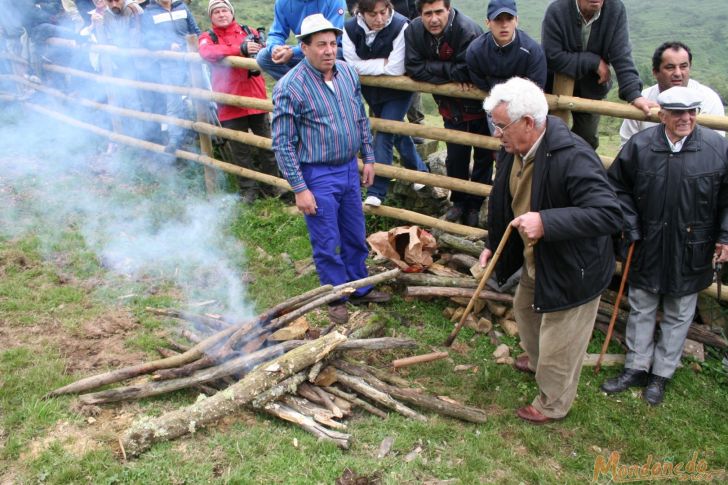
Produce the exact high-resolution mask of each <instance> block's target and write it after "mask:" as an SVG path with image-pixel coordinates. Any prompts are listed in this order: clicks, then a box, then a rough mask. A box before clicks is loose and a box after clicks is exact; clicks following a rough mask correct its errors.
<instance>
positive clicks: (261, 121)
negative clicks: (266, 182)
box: [220, 113, 280, 190]
mask: <svg viewBox="0 0 728 485" xmlns="http://www.w3.org/2000/svg"><path fill="white" fill-rule="evenodd" d="M220 124H222V126H223V127H224V128H229V129H231V130H237V131H243V132H246V133H247V132H249V131H250V132H253V134H255V135H259V136H264V137H266V138H270V117H269V115H268V113H260V114H257V115H249V116H242V117H240V118H233V119H232V120H225V121H221V122H220ZM228 143H229V144H230V151H231V152H232V155H233V160H232V163H234V164H235V165H237V166H239V167H243V168H247V169H250V170H255V171H256V172H261V173H265V174H268V175H275V176H276V177H279V176H280V175H279V174H278V167H277V165H276V159H275V157H274V155H273V152H271V151H270V150H263V149H261V148H256V147H253V146H251V145H248V144H247V143H240V142H237V141H233V140H229V141H228ZM238 184H239V186H240V188H241V189H244V190H245V189H254V188H255V187H256V186H257V182H256V181H255V180H253V179H248V178H244V177H241V178H239V179H238Z"/></svg>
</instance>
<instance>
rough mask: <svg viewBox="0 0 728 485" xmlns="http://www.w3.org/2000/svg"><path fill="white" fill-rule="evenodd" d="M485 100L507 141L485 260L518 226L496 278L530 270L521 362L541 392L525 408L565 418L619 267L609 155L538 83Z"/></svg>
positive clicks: (540, 419)
mask: <svg viewBox="0 0 728 485" xmlns="http://www.w3.org/2000/svg"><path fill="white" fill-rule="evenodd" d="M483 106H484V108H485V110H486V111H488V113H489V115H490V116H491V119H492V122H493V126H494V133H493V135H494V136H496V137H498V138H500V139H501V141H502V144H503V145H502V149H501V151H500V152H499V153H498V157H497V163H496V178H495V182H494V183H493V191H492V192H491V194H490V198H489V206H488V238H489V239H488V241H487V244H486V247H487V249H485V250H484V251H483V253H482V254H481V257H480V262H481V265H483V266H485V265H486V263H487V261H488V260H489V259H490V257H491V256H492V252H493V250H494V249H495V248H496V247H497V246H498V243H499V241H500V239H501V238H502V236H503V234H504V231H505V229H506V227H507V226H508V225H509V224H510V225H511V226H513V228H514V229H517V230H518V235H516V234H514V235H513V236H511V237H510V238H509V240H508V243H507V245H506V246H505V249H504V251H503V253H502V254H501V257H500V259H499V261H498V264H497V265H496V275H497V279H498V281H499V282H500V283H501V284H503V283H505V281H506V280H507V279H508V278H509V277H510V276H511V275H513V274H514V273H515V272H516V271H517V270H518V269H519V268H522V271H521V279H520V282H519V284H518V289H517V290H516V296H515V300H514V302H513V309H514V311H515V317H516V323H517V324H518V334H519V335H520V337H521V345H522V346H523V348H524V349H525V353H524V354H522V355H520V356H519V357H518V358H517V359H516V362H515V364H514V365H515V367H516V369H517V370H520V371H523V372H531V373H535V375H536V383H537V384H538V388H539V395H538V396H537V397H536V398H535V399H534V400H533V402H532V404H530V405H528V406H524V407H522V408H520V409H518V411H517V415H518V417H520V418H521V419H524V420H526V421H529V422H531V423H535V424H543V423H547V422H549V421H553V420H555V419H561V418H563V417H564V416H566V414H567V413H568V412H569V409H570V408H571V405H572V403H573V401H574V398H575V397H576V390H577V387H578V384H579V377H580V372H581V366H582V361H583V359H584V353H585V352H586V348H587V345H588V343H589V339H590V337H591V334H592V329H593V327H594V320H595V318H596V314H597V309H598V306H599V297H600V295H601V293H602V291H604V289H605V288H606V287H607V285H608V284H609V281H610V279H611V277H612V273H613V272H614V255H613V252H612V243H611V237H610V235H611V234H613V233H615V232H616V231H618V230H619V226H620V223H621V220H622V217H621V213H620V210H619V202H618V201H617V197H616V195H615V194H614V191H613V190H612V187H611V186H610V185H609V182H608V180H607V174H606V172H605V170H604V166H603V165H602V162H601V160H600V159H599V157H597V156H596V154H595V153H594V150H592V149H591V147H589V145H587V144H586V143H585V142H584V140H582V139H581V138H579V137H578V136H575V135H573V134H572V133H571V132H570V131H569V129H568V127H567V126H566V124H565V123H564V122H563V121H561V120H560V119H559V118H556V117H553V116H547V113H548V104H547V102H546V97H545V96H544V94H543V91H541V89H539V87H538V86H536V85H535V84H534V83H533V82H531V81H528V80H526V79H522V78H518V77H514V78H512V79H510V80H508V81H506V82H505V83H502V84H498V85H496V86H495V87H493V89H492V90H491V92H490V96H489V97H488V98H486V100H485V103H484V105H483Z"/></svg>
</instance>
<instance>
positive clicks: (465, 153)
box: [443, 117, 493, 210]
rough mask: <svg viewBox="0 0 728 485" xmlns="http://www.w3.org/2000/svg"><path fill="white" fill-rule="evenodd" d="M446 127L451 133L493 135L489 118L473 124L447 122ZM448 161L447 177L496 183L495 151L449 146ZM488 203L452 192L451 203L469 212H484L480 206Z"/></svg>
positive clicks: (466, 146)
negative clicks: (494, 171) (489, 126)
mask: <svg viewBox="0 0 728 485" xmlns="http://www.w3.org/2000/svg"><path fill="white" fill-rule="evenodd" d="M443 121H444V126H445V128H447V129H449V130H458V131H465V132H468V133H476V134H478V135H489V134H490V131H489V130H488V122H487V121H486V118H485V117H483V118H480V119H477V120H472V121H462V122H460V123H455V122H453V121H451V120H447V119H445V120H443ZM446 146H447V158H446V159H445V166H446V167H447V176H448V177H454V178H459V179H462V180H470V181H472V182H480V183H481V184H488V185H490V184H491V183H492V180H491V178H492V176H493V151H492V150H487V149H485V148H478V147H472V146H468V145H459V144H457V143H447V144H446ZM471 151H472V153H473V170H472V173H471V172H470V154H471ZM484 200H485V198H484V197H481V196H477V195H472V194H466V193H465V192H457V191H454V190H453V191H452V192H450V201H451V202H452V203H453V204H455V205H457V206H461V207H463V208H464V209H467V210H480V206H481V205H482V204H483V201H484Z"/></svg>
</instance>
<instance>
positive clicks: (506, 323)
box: [500, 320, 518, 337]
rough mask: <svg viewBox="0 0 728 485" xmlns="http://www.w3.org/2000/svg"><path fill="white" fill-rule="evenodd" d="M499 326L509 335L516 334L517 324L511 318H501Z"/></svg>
mask: <svg viewBox="0 0 728 485" xmlns="http://www.w3.org/2000/svg"><path fill="white" fill-rule="evenodd" d="M500 326H501V328H502V329H503V331H504V332H505V333H506V334H508V335H509V336H511V337H515V336H516V335H518V325H516V322H514V321H513V320H501V322H500Z"/></svg>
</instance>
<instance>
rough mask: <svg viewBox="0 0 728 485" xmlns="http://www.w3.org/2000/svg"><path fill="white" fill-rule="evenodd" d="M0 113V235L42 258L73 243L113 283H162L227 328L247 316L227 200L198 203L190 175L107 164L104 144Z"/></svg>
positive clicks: (198, 177)
mask: <svg viewBox="0 0 728 485" xmlns="http://www.w3.org/2000/svg"><path fill="white" fill-rule="evenodd" d="M5 113H6V114H5V115H0V117H2V118H6V119H4V120H3V121H2V126H0V147H2V152H0V235H2V236H5V237H17V236H28V235H33V236H35V237H37V238H38V240H39V241H40V242H41V246H42V248H43V250H44V251H45V252H46V254H48V255H50V254H51V253H52V251H53V249H52V248H54V247H56V246H57V245H58V243H59V241H60V240H61V238H62V237H63V235H64V234H66V235H67V234H68V233H69V232H72V233H76V234H78V235H80V236H82V237H83V240H84V243H85V245H86V246H87V248H88V249H90V250H92V251H93V252H94V253H95V254H96V256H97V258H98V260H99V262H101V264H102V265H103V266H104V267H105V268H107V269H108V270H109V271H111V272H112V273H113V274H117V275H124V276H127V277H131V278H134V279H138V280H142V279H143V278H145V277H154V278H161V279H163V280H166V281H169V282H172V283H174V284H175V285H176V286H178V287H179V288H180V289H181V290H182V292H183V293H184V295H185V296H186V298H187V299H188V301H189V302H192V301H199V300H202V299H204V300H207V299H215V300H218V301H219V302H220V307H221V308H220V310H221V312H223V313H224V314H225V315H226V316H228V317H229V318H230V319H232V320H240V319H243V318H247V317H249V316H250V314H251V311H252V309H251V308H250V306H249V304H248V303H247V301H246V294H245V292H246V288H245V285H244V283H243V279H242V274H241V270H240V268H241V267H242V266H243V263H244V259H243V254H244V252H243V247H242V245H241V244H240V242H239V241H238V240H236V239H235V238H233V237H232V236H231V235H230V234H229V233H228V231H227V228H228V227H229V226H230V222H231V220H232V218H233V216H234V210H235V201H236V198H235V196H232V195H230V194H223V193H221V194H219V195H206V194H205V191H204V180H203V174H202V170H201V169H199V168H196V167H186V168H185V167H180V166H175V165H174V164H170V163H169V162H167V163H165V162H163V161H160V160H158V159H157V157H155V156H154V154H151V153H150V152H145V151H135V150H124V149H122V150H119V151H118V152H117V153H115V154H114V155H107V154H105V153H103V149H104V148H105V147H106V141H105V140H104V139H101V138H96V137H92V136H88V135H87V134H86V133H85V132H84V131H83V130H80V129H76V128H74V129H70V128H68V129H64V128H63V127H62V126H59V124H58V123H57V122H55V121H49V120H43V119H42V117H41V116H39V115H27V117H26V115H25V114H16V115H8V112H7V111H6V112H5ZM7 118H11V119H9V120H8V119H7Z"/></svg>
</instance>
